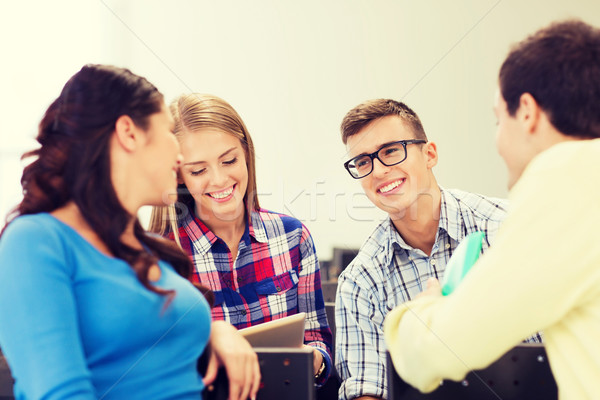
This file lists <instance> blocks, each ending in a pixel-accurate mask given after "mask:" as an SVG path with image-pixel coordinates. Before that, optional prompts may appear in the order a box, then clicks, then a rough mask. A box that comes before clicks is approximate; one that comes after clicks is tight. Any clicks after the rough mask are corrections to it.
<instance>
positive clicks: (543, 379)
mask: <svg viewBox="0 0 600 400" xmlns="http://www.w3.org/2000/svg"><path fill="white" fill-rule="evenodd" d="M387 367H388V383H389V385H388V389H389V400H455V399H461V400H471V399H472V400H488V399H489V400H498V399H502V400H509V399H519V400H521V399H526V400H538V399H539V400H554V399H558V389H557V386H556V381H555V380H554V376H553V375H552V371H551V370H550V364H549V363H548V357H547V356H546V350H545V348H544V346H543V345H542V344H537V343H531V344H529V343H524V344H521V345H519V346H516V347H514V348H513V349H511V350H509V351H508V352H507V353H506V354H504V355H503V356H502V357H501V358H500V359H498V360H497V361H496V362H494V363H493V364H491V365H490V366H489V367H487V368H485V369H482V370H478V371H472V372H469V373H468V374H467V376H466V377H465V379H464V380H462V381H460V382H454V381H447V380H445V381H443V382H442V384H441V386H440V387H439V388H437V389H436V390H434V391H433V392H431V393H427V394H424V393H421V392H420V391H418V390H417V389H415V388H413V387H412V386H410V385H409V384H407V383H406V382H404V381H403V380H402V379H401V378H400V376H399V375H398V374H397V373H396V370H395V369H394V366H393V364H392V360H391V357H390V355H389V353H388V354H387Z"/></svg>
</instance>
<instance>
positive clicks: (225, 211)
mask: <svg viewBox="0 0 600 400" xmlns="http://www.w3.org/2000/svg"><path fill="white" fill-rule="evenodd" d="M170 108H171V113H172V115H173V118H174V120H175V135H176V137H177V138H178V140H179V143H180V145H181V151H182V154H183V157H184V162H183V166H182V168H181V171H180V176H179V187H178V192H177V196H178V198H177V203H176V204H175V206H172V207H170V208H167V207H160V208H158V207H155V208H154V210H153V214H152V218H151V223H150V225H151V226H150V230H151V231H154V232H158V233H160V234H162V235H165V236H167V237H169V238H171V239H173V240H175V241H176V242H177V243H178V244H179V245H180V246H181V247H182V248H183V249H184V250H185V251H186V252H187V253H188V254H189V256H190V257H191V259H192V261H193V263H194V271H193V274H192V281H194V282H198V283H201V284H202V285H205V286H207V287H209V288H210V289H211V290H212V291H213V292H214V294H215V305H214V307H213V309H212V317H213V320H225V321H228V322H230V323H231V324H232V325H234V326H235V327H237V328H245V327H249V326H252V325H256V324H260V323H262V322H266V321H270V320H273V319H277V318H281V317H285V316H287V315H291V314H296V313H298V312H306V314H307V323H306V329H305V335H304V343H305V345H306V346H310V347H311V348H312V349H313V352H314V356H315V357H314V370H315V379H316V383H317V384H319V385H320V384H322V383H324V382H325V380H326V379H327V377H328V375H329V372H330V370H331V364H332V363H331V356H330V354H331V339H332V337H331V330H330V329H329V326H328V323H327V317H326V314H325V305H324V302H323V295H322V293H321V278H320V271H319V263H318V261H317V257H316V254H315V247H314V244H313V240H312V237H311V236H310V233H309V232H308V230H307V229H306V227H305V226H304V225H303V224H302V223H301V222H300V221H298V220H297V219H295V218H292V217H290V216H287V215H282V214H278V213H274V212H271V211H267V210H264V209H261V208H260V207H259V203H258V198H257V190H256V171H255V163H254V158H255V157H254V147H253V144H252V139H251V138H250V135H249V133H248V130H247V129H246V126H245V125H244V122H243V121H242V119H241V118H240V116H239V115H238V113H237V112H236V111H235V110H234V109H233V107H231V105H229V104H228V103H227V102H226V101H224V100H222V99H220V98H218V97H216V96H212V95H201V94H189V95H183V96H181V97H179V98H178V99H176V100H175V101H174V102H173V103H172V104H171V107H170Z"/></svg>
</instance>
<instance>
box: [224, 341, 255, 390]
mask: <svg viewBox="0 0 600 400" xmlns="http://www.w3.org/2000/svg"><path fill="white" fill-rule="evenodd" d="M239 356H240V357H236V358H238V360H236V361H235V362H233V361H232V362H231V363H228V364H226V366H225V367H226V369H227V376H228V377H229V399H230V400H246V399H248V397H250V398H255V397H256V393H257V392H258V389H259V387H260V368H259V366H258V357H257V356H256V353H254V352H253V351H252V352H251V353H248V354H239Z"/></svg>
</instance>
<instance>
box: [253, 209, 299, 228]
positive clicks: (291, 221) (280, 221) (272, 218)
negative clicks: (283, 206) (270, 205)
mask: <svg viewBox="0 0 600 400" xmlns="http://www.w3.org/2000/svg"><path fill="white" fill-rule="evenodd" d="M253 215H256V216H258V217H259V218H260V220H261V221H262V222H263V224H265V225H268V226H272V225H283V226H284V227H286V228H289V229H290V230H293V229H298V228H300V229H306V227H305V226H304V224H303V223H302V222H301V221H300V220H299V219H297V218H294V217H291V216H289V215H286V214H282V213H278V212H275V211H270V210H266V209H264V208H261V209H260V210H258V211H254V212H253ZM286 230H287V229H286Z"/></svg>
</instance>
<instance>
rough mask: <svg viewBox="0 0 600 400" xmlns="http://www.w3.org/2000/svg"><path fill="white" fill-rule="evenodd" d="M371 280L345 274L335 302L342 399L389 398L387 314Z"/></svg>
mask: <svg viewBox="0 0 600 400" xmlns="http://www.w3.org/2000/svg"><path fill="white" fill-rule="evenodd" d="M372 286H373V284H372V283H370V284H369V283H368V282H367V281H365V282H363V283H362V284H361V282H360V281H359V280H358V279H356V280H354V279H353V278H351V277H349V276H347V275H346V274H342V276H341V277H340V279H339V281H338V289H337V294H336V304H335V316H336V318H335V323H336V344H335V348H336V370H337V372H338V374H339V376H340V379H341V381H342V383H341V388H340V392H339V393H340V398H342V399H353V398H355V397H360V396H366V395H369V396H377V397H382V398H386V396H387V388H386V386H385V382H386V366H385V357H380V355H382V354H385V344H384V339H383V331H382V329H381V327H382V326H383V320H384V317H385V316H384V315H383V314H382V313H381V311H380V309H379V307H378V306H377V305H376V300H374V298H373V296H372V294H371V293H370V292H368V291H367V290H365V288H371V287H372ZM377 303H378V302H377Z"/></svg>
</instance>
